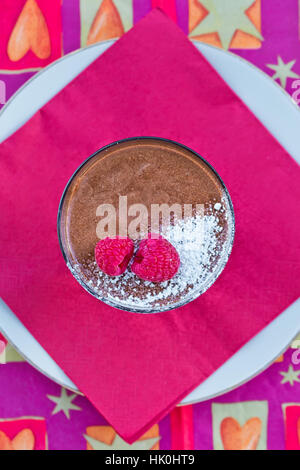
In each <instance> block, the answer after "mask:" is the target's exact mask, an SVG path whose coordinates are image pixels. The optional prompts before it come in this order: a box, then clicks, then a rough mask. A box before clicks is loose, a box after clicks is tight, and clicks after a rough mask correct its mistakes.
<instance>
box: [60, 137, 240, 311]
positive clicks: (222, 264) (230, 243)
mask: <svg viewBox="0 0 300 470" xmlns="http://www.w3.org/2000/svg"><path fill="white" fill-rule="evenodd" d="M138 140H156V141H161V142H167V143H170V144H173V145H175V146H178V147H181V148H183V149H185V150H187V151H189V152H191V153H192V154H193V155H195V156H196V157H198V158H200V160H202V161H203V162H204V163H205V164H206V165H207V166H208V168H209V169H210V170H211V171H212V172H213V174H214V175H215V176H216V177H217V179H218V180H219V181H220V184H221V187H222V189H223V192H224V196H225V198H226V202H227V203H228V208H227V210H228V212H229V214H230V219H231V220H230V224H229V230H228V240H227V242H226V251H225V253H224V255H223V256H222V258H221V260H220V263H219V264H218V267H217V269H216V271H215V272H213V273H212V275H211V276H209V278H208V282H207V283H205V284H204V286H203V287H202V288H201V289H198V290H196V291H192V292H191V295H190V296H188V295H187V296H186V297H184V298H183V299H182V300H181V301H178V302H176V303H174V304H172V305H170V306H169V305H167V306H165V307H159V308H158V307H157V308H154V307H153V308H151V307H145V308H144V309H143V308H142V307H136V306H134V305H132V306H128V305H124V304H122V302H121V301H119V302H118V301H116V300H112V299H108V298H107V297H103V296H100V295H99V294H96V292H95V291H94V290H93V289H91V287H90V286H89V285H88V284H86V283H85V282H84V280H83V279H82V278H81V277H80V275H79V274H78V272H77V271H76V270H75V268H74V267H73V266H72V264H71V262H70V260H69V257H68V256H67V254H66V252H65V249H64V245H63V241H62V236H61V221H62V212H63V206H64V202H65V199H66V196H67V193H68V190H69V188H70V186H71V184H72V182H73V180H74V178H75V177H76V176H77V174H78V173H79V172H80V171H81V170H82V168H83V167H84V166H85V165H86V164H87V163H88V162H89V161H90V160H92V159H93V158H94V157H96V156H97V155H98V154H99V153H101V152H103V151H104V150H106V149H108V148H110V147H113V146H115V145H118V144H122V143H125V142H131V141H138ZM57 235H58V241H59V246H60V249H61V252H62V255H63V257H64V260H65V263H66V265H67V267H68V268H69V270H70V271H71V273H72V275H73V276H74V278H75V279H76V280H77V282H78V283H79V284H80V285H81V287H83V288H84V289H85V290H86V291H87V292H88V293H89V294H91V295H92V296H93V297H95V298H96V299H97V300H100V301H101V302H104V303H105V304H107V305H109V306H110V307H113V308H117V309H118V310H123V311H126V312H131V313H139V314H147V313H152V314H153V313H163V312H168V311H171V310H174V309H177V308H179V307H183V306H184V305H186V304H188V303H190V302H192V301H193V300H196V299H197V298H198V297H200V295H202V294H204V292H206V291H207V290H208V289H209V288H210V287H211V286H212V285H213V284H214V283H215V281H216V280H217V279H218V277H219V276H220V274H221V273H222V271H223V270H224V268H225V266H226V264H227V261H228V259H229V256H230V254H231V251H232V247H233V243H234V237H235V215H234V209H233V203H232V200H231V197H230V194H229V192H228V189H227V188H226V186H225V183H224V181H223V180H222V178H221V177H220V175H219V174H218V173H217V171H216V170H215V169H214V167H213V166H212V165H211V164H210V163H209V162H208V161H207V160H206V159H205V158H203V157H202V156H201V155H200V154H199V153H197V152H195V151H194V150H193V149H191V148H190V147H188V146H186V145H184V144H181V143H179V142H176V141H175V140H172V139H167V138H164V137H154V136H138V137H128V138H126V139H120V140H116V141H114V142H111V143H110V144H107V145H105V146H103V147H101V148H100V149H99V150H97V151H96V152H94V153H93V154H92V155H90V156H89V157H88V158H86V159H85V160H84V161H83V162H82V163H81V165H79V167H78V168H77V169H76V170H75V171H74V173H73V174H72V176H71V177H70V179H69V181H68V182H67V184H66V187H65V189H64V191H63V194H62V196H61V199H60V202H59V206H58V214H57Z"/></svg>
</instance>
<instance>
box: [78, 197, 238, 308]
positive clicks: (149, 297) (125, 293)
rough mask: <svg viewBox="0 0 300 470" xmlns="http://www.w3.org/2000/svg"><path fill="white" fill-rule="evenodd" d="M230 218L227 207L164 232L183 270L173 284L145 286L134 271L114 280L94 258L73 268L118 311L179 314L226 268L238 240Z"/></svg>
mask: <svg viewBox="0 0 300 470" xmlns="http://www.w3.org/2000/svg"><path fill="white" fill-rule="evenodd" d="M216 206H217V207H216ZM228 214H230V212H228V211H227V207H226V203H225V201H222V204H220V203H218V204H215V205H214V206H213V205H212V206H211V207H210V208H209V210H207V211H206V213H205V215H196V216H194V217H190V218H187V219H181V220H177V221H174V223H173V224H172V225H170V226H168V227H167V229H166V230H164V231H163V236H164V237H165V238H166V239H168V240H169V241H170V242H171V243H172V244H173V245H174V247H175V248H176V250H177V252H178V254H179V256H180V267H179V270H178V272H177V274H176V275H175V276H174V277H173V278H172V279H171V280H169V281H166V282H163V283H152V282H148V281H143V280H141V279H139V278H138V277H137V276H136V275H135V274H134V273H132V272H131V271H130V265H129V269H128V270H127V271H126V272H125V273H124V274H123V275H122V276H119V277H110V276H108V275H106V274H104V273H103V272H101V271H100V269H99V268H98V266H97V264H96V262H95V260H94V259H93V257H91V259H89V260H87V262H86V263H85V264H83V265H78V264H77V265H73V266H69V268H70V269H71V271H72V272H73V274H74V276H75V277H76V278H77V279H78V280H79V282H80V283H81V284H83V285H84V287H86V288H87V289H88V290H89V291H90V292H91V293H93V295H95V296H96V297H98V298H99V299H103V300H105V301H106V302H108V303H111V304H112V305H114V306H116V304H117V305H118V306H119V307H120V308H123V309H125V310H132V311H141V312H144V313H151V312H152V311H153V310H155V311H157V310H160V311H163V310H168V309H170V308H174V307H176V306H179V305H182V304H184V303H187V302H188V301H190V300H192V299H194V298H195V297H197V296H198V295H200V294H201V293H203V292H204V291H206V290H207V289H208V287H210V286H211V284H212V283H213V282H214V281H215V279H216V278H217V276H218V275H219V274H220V272H221V270H222V269H223V267H224V266H225V264H226V262H227V259H228V256H229V253H230V249H231V245H232V238H231V237H232V234H233V228H232V226H233V221H232V220H231V219H230V218H229V217H230V215H228ZM137 247H138V242H136V250H137Z"/></svg>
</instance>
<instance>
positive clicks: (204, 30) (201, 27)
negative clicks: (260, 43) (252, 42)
mask: <svg viewBox="0 0 300 470" xmlns="http://www.w3.org/2000/svg"><path fill="white" fill-rule="evenodd" d="M253 3H254V0H201V4H202V5H203V6H204V8H205V9H206V10H207V11H208V12H209V13H208V15H207V16H206V17H205V18H204V20H203V21H201V22H200V23H199V24H198V26H196V28H195V29H194V30H193V36H198V35H201V34H208V33H216V32H217V33H218V35H219V38H220V41H221V43H222V46H223V48H224V49H229V46H230V43H231V41H232V38H233V36H234V33H235V32H236V31H237V30H239V31H244V32H245V33H248V34H250V35H251V36H254V37H256V38H259V39H260V40H263V37H262V35H261V34H260V32H259V31H258V30H257V29H256V27H255V26H254V24H253V23H252V21H251V20H250V19H249V18H248V16H247V15H246V13H245V12H246V11H247V10H248V8H250V7H251V5H253Z"/></svg>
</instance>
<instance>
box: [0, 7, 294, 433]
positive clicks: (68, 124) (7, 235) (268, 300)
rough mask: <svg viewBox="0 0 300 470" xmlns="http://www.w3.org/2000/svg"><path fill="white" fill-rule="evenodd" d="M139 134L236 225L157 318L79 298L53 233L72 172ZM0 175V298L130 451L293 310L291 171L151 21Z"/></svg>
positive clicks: (35, 132) (172, 31)
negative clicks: (219, 259)
mask: <svg viewBox="0 0 300 470" xmlns="http://www.w3.org/2000/svg"><path fill="white" fill-rule="evenodd" d="M138 135H151V136H158V137H166V138H171V139H174V140H176V141H178V142H182V143H183V144H186V145H188V146H190V147H191V148H193V149H195V150H196V151H198V152H199V153H200V154H201V155H203V156H204V157H205V158H207V160H208V161H209V162H210V163H211V164H212V165H213V166H214V167H215V168H216V170H217V171H218V172H219V174H220V175H221V176H222V178H223V179H224V181H225V184H226V185H227V187H228V189H229V192H230V194H231V196H232V199H233V204H234V208H235V215H236V239H235V245H234V248H233V252H232V255H231V257H230V260H229V263H228V265H227V267H226V268H225V271H224V272H223V273H222V275H221V276H220V278H219V279H218V280H217V282H216V283H215V284H214V286H212V287H211V288H210V289H209V290H208V291H207V292H206V293H205V294H204V295H202V296H201V297H200V298H199V299H198V300H196V301H194V302H192V303H191V304H189V305H187V306H185V307H183V308H180V309H179V310H176V311H172V312H169V313H162V314H156V315H139V314H132V313H128V312H122V311H119V310H115V309H113V308H110V307H108V306H106V305H104V304H103V303H101V302H99V301H98V300H96V299H95V298H93V297H92V296H91V295H89V294H87V293H86V292H85V291H84V290H83V289H82V288H81V287H80V286H79V284H78V283H77V281H76V280H75V279H74V278H73V277H72V275H71V274H70V272H69V271H68V269H67V267H66V266H65V263H64V260H63V257H62V255H61V252H60V249H59V245H58V240H57V233H56V216H57V209H58V205H59V200H60V197H61V194H62V192H63V189H64V187H65V185H66V183H67V181H68V179H69V177H70V176H71V175H72V173H73V171H74V170H75V169H76V168H77V167H78V166H79V164H80V163H81V162H82V161H83V160H84V159H85V158H87V157H88V156H89V155H90V154H92V153H93V152H94V151H95V150H97V149H99V148H100V147H102V146H103V145H105V144H108V143H109V142H112V141H115V140H117V139H121V138H125V137H132V136H138ZM0 168H1V188H0V193H1V232H2V236H1V239H2V240H1V246H0V260H1V274H0V294H1V296H2V297H3V299H4V301H5V302H7V304H8V305H9V306H10V307H11V309H12V310H13V311H14V312H15V313H16V314H17V315H18V317H19V318H20V320H21V321H22V322H23V323H24V325H25V326H26V327H27V328H28V329H29V330H30V331H31V333H32V334H33V335H34V336H35V338H36V339H37V340H38V341H39V342H40V343H41V344H42V345H43V346H44V348H45V349H46V350H47V351H48V352H49V354H50V355H51V356H52V357H53V358H54V360H55V361H56V362H57V363H58V364H59V365H60V366H61V367H62V368H63V370H64V371H65V372H66V374H67V375H68V376H69V377H70V378H71V379H72V380H73V381H74V382H75V383H76V384H77V385H78V387H79V388H80V390H81V391H82V392H83V393H85V394H86V396H87V397H88V398H89V399H90V400H91V402H92V403H93V404H94V405H95V407H96V408H97V409H98V410H99V411H100V412H101V413H102V415H103V416H104V417H105V418H106V419H107V420H108V421H109V422H110V423H111V424H112V426H113V427H114V428H115V429H116V431H117V432H118V433H119V434H120V435H121V436H122V437H123V438H124V439H126V440H127V441H129V442H132V441H133V440H135V439H137V438H138V437H139V436H140V435H142V434H143V433H144V432H145V430H146V429H147V428H149V427H150V426H151V425H152V424H153V423H155V422H157V421H158V420H160V419H161V418H162V417H163V416H164V415H165V414H166V413H167V412H168V411H170V410H171V408H172V407H174V406H175V404H176V403H178V402H179V401H180V400H181V399H182V398H183V397H184V396H185V395H187V394H188V393H189V392H190V391H191V390H192V389H194V388H195V387H196V386H197V385H199V384H200V382H202V381H203V380H204V379H205V378H207V377H208V376H209V375H210V374H212V373H213V372H214V371H215V370H216V369H217V368H218V367H219V366H220V365H221V364H222V363H224V361H226V360H227V359H228V358H229V357H230V356H232V354H234V353H235V352H236V351H237V350H238V349H239V348H240V347H241V346H242V345H243V344H245V342H247V341H248V340H249V339H250V338H251V337H253V336H254V335H255V334H256V333H258V332H259V331H260V330H261V329H262V328H263V327H265V326H266V325H267V324H268V323H269V322H271V321H272V320H273V319H274V318H275V317H276V316H277V315H278V314H280V313H281V312H282V311H283V310H284V309H285V308H286V307H287V306H288V305H289V304H291V303H292V302H293V301H295V300H296V299H297V298H298V295H299V278H300V259H299V258H300V256H299V255H300V253H299V251H300V245H299V233H300V218H299V200H300V184H299V183H300V171H299V167H298V165H297V164H296V163H295V161H294V160H293V159H292V158H290V157H289V155H288V154H287V153H286V152H285V150H283V148H282V147H281V146H280V145H279V144H278V143H277V142H276V141H275V140H274V138H273V137H272V136H271V135H270V134H269V133H268V132H267V131H266V129H265V128H264V127H263V126H262V125H261V124H260V123H259V121H258V120H257V119H256V118H255V117H254V115H253V114H252V113H251V112H250V111H249V110H248V109H247V108H246V106H245V105H244V104H243V103H242V102H241V101H240V100H239V98H238V97H237V96H236V95H235V94H234V93H233V92H232V91H231V90H230V89H229V88H228V86H227V85H226V84H225V83H224V81H223V80H222V79H221V78H220V77H219V76H218V74H217V73H216V72H215V71H214V70H213V68H212V67H211V66H210V65H209V64H208V63H207V62H206V60H205V59H204V58H203V57H202V56H201V54H199V52H198V51H197V50H196V49H195V48H194V46H193V45H192V44H191V43H190V42H189V41H188V40H187V39H186V38H185V36H184V34H183V33H182V32H181V31H180V30H179V29H178V28H177V27H176V26H175V24H173V22H172V21H170V20H169V19H168V18H167V17H166V16H165V15H164V14H163V13H161V12H160V11H158V10H156V11H153V12H151V13H150V14H149V15H148V16H147V17H146V18H145V19H143V20H142V21H141V22H140V23H139V24H138V25H137V26H136V27H135V28H134V29H133V30H131V31H130V32H129V33H128V34H126V35H125V36H124V37H123V38H122V39H120V40H119V41H118V42H117V43H116V44H115V45H114V46H113V47H112V48H111V49H109V51H107V52H106V53H105V54H103V55H102V56H101V57H100V58H99V59H98V60H96V61H95V62H94V63H93V64H92V65H91V66H89V67H88V68H87V69H86V70H85V71H84V72H83V73H82V74H81V75H80V76H79V77H78V78H76V79H75V80H74V81H73V82H72V83H71V84H70V85H68V86H67V87H66V88H65V89H64V90H63V91H62V92H61V93H59V94H58V95H57V96H56V97H55V98H54V99H52V101H51V102H50V103H48V104H47V105H46V106H44V108H42V109H41V110H40V111H39V112H38V113H37V114H36V115H35V116H34V117H33V118H32V119H31V120H30V121H29V122H28V123H27V124H26V125H25V126H24V127H23V128H22V129H21V130H19V131H18V132H17V133H16V134H15V135H14V136H12V137H11V138H9V139H8V140H7V141H6V142H5V143H4V144H2V145H1V146H0ZM245 367H247V365H246V364H245Z"/></svg>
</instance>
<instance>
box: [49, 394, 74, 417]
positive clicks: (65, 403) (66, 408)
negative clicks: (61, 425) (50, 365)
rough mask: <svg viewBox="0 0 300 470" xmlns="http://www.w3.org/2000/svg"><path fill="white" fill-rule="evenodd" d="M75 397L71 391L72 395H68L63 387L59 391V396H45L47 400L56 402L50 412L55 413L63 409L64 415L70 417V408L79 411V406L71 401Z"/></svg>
mask: <svg viewBox="0 0 300 470" xmlns="http://www.w3.org/2000/svg"><path fill="white" fill-rule="evenodd" d="M76 397H77V395H76V393H72V395H68V394H67V392H66V390H65V389H64V388H63V387H62V388H61V393H60V396H59V397H56V396H54V395H47V398H48V399H49V400H51V401H53V402H54V403H56V407H55V408H54V410H53V411H52V414H53V415H56V413H59V412H60V411H63V412H64V414H65V415H66V417H67V418H68V419H70V410H77V411H81V408H79V406H77V405H74V403H72V401H73V400H74V399H75V398H76Z"/></svg>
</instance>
